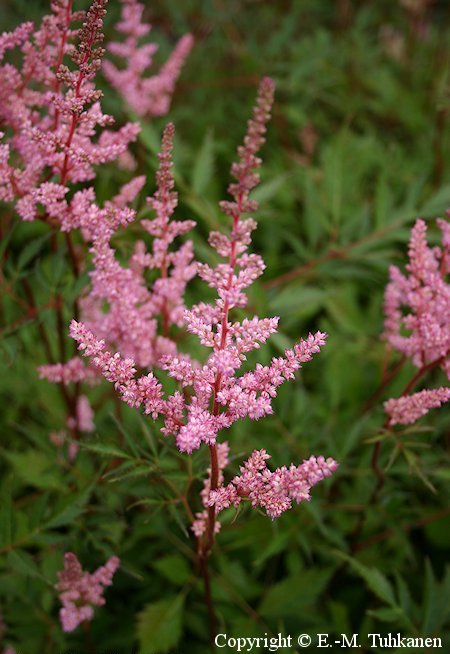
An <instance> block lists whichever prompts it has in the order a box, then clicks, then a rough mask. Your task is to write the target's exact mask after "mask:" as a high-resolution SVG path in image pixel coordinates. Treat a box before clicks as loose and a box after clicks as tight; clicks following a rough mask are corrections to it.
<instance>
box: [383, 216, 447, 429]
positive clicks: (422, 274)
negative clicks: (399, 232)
mask: <svg viewBox="0 0 450 654" xmlns="http://www.w3.org/2000/svg"><path fill="white" fill-rule="evenodd" d="M437 222H438V225H439V227H440V229H441V232H442V248H440V247H433V248H431V247H429V245H428V243H427V226H426V223H425V222H424V221H423V220H417V221H416V224H415V225H414V227H413V229H412V231H411V239H410V242H409V249H408V254H409V263H408V264H407V265H406V272H407V274H405V275H404V274H402V273H401V272H400V270H399V269H398V268H397V267H396V266H391V269H390V282H389V284H388V285H387V287H386V292H385V299H384V309H385V316H386V318H385V323H384V338H385V339H386V340H387V342H388V343H389V345H391V346H392V347H393V348H394V349H396V350H398V351H399V352H401V353H402V354H403V355H404V356H405V357H407V358H408V359H410V360H411V361H412V363H413V364H414V366H416V367H417V368H419V373H418V374H421V373H425V372H426V371H427V370H429V369H432V368H436V367H440V368H441V369H442V370H443V371H444V373H445V374H446V376H447V378H449V379H450V284H449V283H448V282H447V279H446V276H447V275H448V273H449V271H450V224H449V223H448V221H445V220H438V221H437ZM449 399H450V389H449V388H445V387H441V388H436V389H430V390H423V391H420V392H418V393H415V394H414V395H410V396H408V395H406V396H402V397H400V398H398V399H390V400H388V401H387V402H386V403H385V405H384V408H385V410H386V413H387V414H388V420H389V425H391V426H392V425H395V424H410V423H413V422H415V421H416V420H418V419H419V418H420V417H421V416H423V415H425V414H426V413H428V411H429V410H430V409H432V408H434V407H439V406H441V404H443V403H444V402H447V401H448V400H449Z"/></svg>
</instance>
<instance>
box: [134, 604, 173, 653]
mask: <svg viewBox="0 0 450 654" xmlns="http://www.w3.org/2000/svg"><path fill="white" fill-rule="evenodd" d="M183 604H184V595H183V594H180V595H177V597H173V598H170V599H166V600H161V601H160V602H154V603H153V604H147V606H146V607H145V608H144V609H143V610H142V611H141V612H140V613H139V615H138V623H137V638H138V641H139V646H140V650H139V654H165V652H168V651H169V650H170V649H172V648H174V647H176V646H177V645H178V642H179V640H180V638H181V627H182V620H183Z"/></svg>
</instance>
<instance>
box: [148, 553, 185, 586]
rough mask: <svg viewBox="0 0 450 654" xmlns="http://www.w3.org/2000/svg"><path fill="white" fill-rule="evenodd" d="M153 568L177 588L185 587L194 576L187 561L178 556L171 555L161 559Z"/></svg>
mask: <svg viewBox="0 0 450 654" xmlns="http://www.w3.org/2000/svg"><path fill="white" fill-rule="evenodd" d="M153 567H154V568H155V570H157V571H158V572H159V573H160V574H161V575H163V577H165V578H166V579H168V580H169V581H171V582H172V583H174V584H176V585H177V586H184V584H186V583H187V582H188V581H189V579H190V578H191V574H192V573H191V570H190V568H189V565H188V563H187V561H186V559H184V558H183V557H181V556H179V555H178V554H169V555H168V556H165V557H163V558H162V559H159V561H156V563H154V564H153Z"/></svg>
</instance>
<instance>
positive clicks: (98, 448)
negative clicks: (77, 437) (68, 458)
mask: <svg viewBox="0 0 450 654" xmlns="http://www.w3.org/2000/svg"><path fill="white" fill-rule="evenodd" d="M80 447H81V448H83V449H84V450H89V451H90V452H95V453H96V454H103V455H104V456H113V457H117V458H118V459H131V458H132V457H131V456H130V455H129V454H127V453H126V452H124V451H123V450H121V449H119V448H118V447H116V446H115V445H109V444H108V443H80Z"/></svg>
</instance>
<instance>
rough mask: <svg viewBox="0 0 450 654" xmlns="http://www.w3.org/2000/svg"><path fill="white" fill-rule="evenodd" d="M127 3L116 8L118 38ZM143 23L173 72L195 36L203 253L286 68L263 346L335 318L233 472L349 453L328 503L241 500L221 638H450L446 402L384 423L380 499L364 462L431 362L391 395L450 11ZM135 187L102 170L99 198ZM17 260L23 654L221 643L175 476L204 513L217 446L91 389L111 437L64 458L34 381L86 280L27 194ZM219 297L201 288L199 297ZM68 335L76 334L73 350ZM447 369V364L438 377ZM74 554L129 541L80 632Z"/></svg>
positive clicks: (183, 208) (152, 161)
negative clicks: (260, 93) (269, 331)
mask: <svg viewBox="0 0 450 654" xmlns="http://www.w3.org/2000/svg"><path fill="white" fill-rule="evenodd" d="M85 4H86V3H84V4H83V3H80V5H83V6H85ZM0 8H1V15H2V19H1V20H2V29H9V28H12V27H14V26H15V25H16V24H17V23H18V22H20V21H22V20H25V19H26V20H29V19H31V18H32V19H38V18H39V17H40V16H41V15H42V14H43V13H45V12H46V11H47V9H48V3H47V1H46V0H35V1H33V2H32V3H30V2H27V1H26V0H1V3H0ZM118 10H119V7H118V3H116V2H110V9H109V16H108V20H107V35H106V38H107V39H108V35H109V33H110V32H109V30H110V29H111V25H112V24H113V23H114V18H115V17H117V16H118ZM146 15H147V17H148V19H149V20H150V21H151V22H152V24H153V26H154V27H153V31H152V38H153V39H154V40H155V41H157V42H158V43H159V44H160V50H159V51H158V53H157V55H156V62H162V61H164V60H165V58H166V56H167V54H168V53H169V52H170V49H171V48H172V47H173V44H174V43H175V41H176V39H177V38H178V37H179V36H181V35H182V34H184V33H185V32H187V31H190V32H192V33H193V34H194V36H195V39H196V45H195V48H194V51H193V52H192V54H191V56H190V57H189V59H188V61H187V63H186V65H185V67H184V69H183V72H182V76H181V80H180V82H179V84H178V87H177V91H176V93H175V96H174V99H173V105H172V109H171V111H170V114H169V116H170V120H172V121H173V122H174V123H175V125H176V129H177V133H176V141H175V162H176V176H177V190H178V191H179V193H180V206H179V209H178V215H179V216H183V217H188V218H193V219H195V220H196V221H197V223H198V226H197V230H196V234H195V237H194V240H195V245H196V251H197V255H198V257H199V258H202V259H208V257H210V256H211V255H210V252H209V249H208V246H207V244H206V237H207V233H208V231H209V230H210V229H211V228H213V227H214V228H217V227H219V226H220V225H222V224H223V222H224V220H225V219H224V217H223V216H222V215H221V214H220V212H219V210H218V205H217V203H218V201H219V200H220V199H222V198H224V197H225V196H226V186H227V184H228V181H229V175H228V171H229V166H230V164H231V162H232V161H233V160H234V156H235V148H236V146H237V144H239V143H240V141H241V139H242V136H243V134H244V131H245V124H246V120H247V118H248V116H249V114H250V109H251V106H252V103H253V100H254V97H255V89H256V86H257V83H258V80H259V79H260V77H261V76H262V75H270V76H272V77H273V78H274V79H275V81H276V85H277V94H276V103H275V109H274V117H273V121H272V123H271V124H270V128H269V133H268V142H267V144H266V145H265V147H264V150H263V159H264V164H263V168H262V173H261V174H262V183H261V185H260V187H259V188H258V189H257V191H256V192H255V194H254V197H255V198H257V199H258V200H259V201H260V210H259V211H258V214H257V216H256V217H257V219H258V223H259V228H258V230H257V232H256V235H255V239H254V250H255V251H258V252H260V253H262V254H263V256H264V258H265V261H266V264H267V271H266V273H265V276H264V277H263V278H262V282H260V283H259V284H257V286H255V288H254V289H253V291H252V293H251V302H250V305H251V306H250V309H251V311H252V312H255V313H257V314H258V315H261V316H265V315H274V314H275V315H280V316H281V322H280V325H281V330H280V333H279V335H278V336H277V337H276V338H273V339H272V341H271V344H270V345H269V346H267V347H266V348H264V349H263V350H261V352H258V356H259V357H260V360H262V361H267V360H268V359H269V358H270V357H271V356H273V355H274V354H278V353H280V352H282V351H283V349H284V348H285V347H286V346H288V345H290V344H292V342H293V340H294V339H296V338H298V337H299V336H302V335H303V336H304V335H306V334H307V333H308V331H310V330H316V329H321V330H325V331H327V332H328V333H329V340H328V344H327V346H326V348H325V349H324V350H323V352H322V353H321V354H320V355H319V356H317V357H316V358H315V359H314V361H313V362H312V363H310V364H308V365H306V366H305V368H304V371H303V372H302V374H301V375H300V376H299V378H298V379H297V380H296V381H295V382H294V383H290V384H286V385H285V386H284V387H283V388H282V389H281V392H280V394H279V397H278V399H277V401H276V403H275V407H276V415H274V416H272V417H269V418H266V419H264V420H262V421H260V422H256V423H254V422H251V421H245V422H244V423H243V422H241V423H239V424H238V425H236V426H235V427H234V428H233V429H232V430H231V434H230V439H229V440H230V442H231V447H232V453H233V461H232V465H231V466H230V470H229V471H228V473H227V478H230V476H231V475H232V474H233V473H234V472H235V471H237V468H238V465H239V464H240V462H241V461H242V460H243V459H244V458H247V455H248V454H249V453H250V452H251V450H252V449H253V448H261V447H265V448H267V449H268V450H269V451H270V452H271V454H272V456H273V459H272V463H273V465H274V466H275V465H281V464H283V463H289V462H290V461H294V462H296V461H299V460H301V459H302V458H306V457H308V456H309V455H310V454H311V453H314V454H320V453H322V454H324V455H325V456H333V457H335V458H336V459H337V460H338V461H339V462H340V468H339V471H338V472H337V474H336V475H335V476H334V477H333V479H331V480H329V481H327V482H326V483H323V484H321V485H320V486H317V488H315V489H314V491H313V501H312V502H311V503H310V504H302V505H301V506H299V507H295V508H293V510H292V511H290V512H288V513H286V514H285V515H283V516H282V517H281V518H280V519H279V520H277V521H275V522H271V521H270V520H269V519H268V518H267V517H265V516H263V515H259V514H258V513H257V512H255V511H252V512H250V511H248V509H247V510H246V512H245V515H242V514H241V515H238V516H237V517H236V516H235V515H234V512H233V511H229V512H228V514H226V515H225V520H224V522H225V524H224V526H223V529H222V532H221V534H220V535H219V537H218V543H217V546H216V551H215V554H214V556H213V558H212V561H211V564H212V568H213V595H214V599H215V603H216V607H217V611H218V614H219V620H220V631H223V632H227V633H228V634H229V635H239V636H245V635H251V636H257V635H264V633H267V634H269V635H271V634H276V633H278V632H283V633H286V634H288V633H292V634H295V633H303V632H310V633H311V634H315V633H317V632H329V633H337V634H340V633H347V634H350V633H353V632H355V633H359V634H362V635H363V634H365V633H368V632H376V633H386V632H397V631H402V632H403V633H405V634H407V635H412V636H423V637H426V636H440V637H442V638H443V647H444V650H445V648H446V647H447V648H448V647H449V645H450V632H449V623H448V619H449V607H450V574H449V569H448V567H446V563H447V561H448V554H449V549H450V512H449V508H448V507H449V491H448V481H449V468H448V459H449V456H448V453H449V438H448V437H449V426H450V417H449V415H448V411H447V412H446V411H445V410H441V411H434V412H431V413H430V414H429V416H428V417H427V418H426V419H424V420H422V421H420V422H419V423H418V426H415V427H414V428H411V429H409V430H405V432H404V433H401V434H399V433H398V432H397V433H396V435H392V434H381V437H382V438H383V443H382V463H383V465H384V466H387V465H388V463H389V465H390V468H389V471H388V472H387V473H386V482H385V485H384V487H383V488H382V490H381V492H380V493H379V494H378V495H376V494H374V487H375V483H376V480H375V477H374V473H373V470H372V468H371V463H370V462H371V456H372V451H373V439H374V438H377V437H380V433H381V432H380V430H381V425H382V424H383V422H384V417H383V411H382V401H383V400H384V399H387V398H388V397H391V396H395V395H396V394H399V393H400V392H401V390H402V389H403V388H404V386H405V384H406V383H407V382H408V381H409V380H410V379H411V377H412V376H413V374H414V369H413V368H412V367H411V366H410V365H409V364H407V365H406V366H404V367H403V368H402V370H401V372H400V373H399V374H398V375H397V377H396V378H395V380H394V381H393V382H392V384H391V385H390V386H387V387H386V388H385V389H384V392H383V393H382V394H380V395H379V397H376V398H375V399H373V395H374V393H376V390H377V388H378V387H379V385H380V383H381V381H382V379H383V378H384V375H385V373H386V370H388V369H389V368H390V367H392V366H394V365H395V363H396V362H397V361H398V357H397V356H396V355H395V354H394V353H388V352H387V351H386V348H385V346H384V344H383V342H382V341H381V340H380V333H381V331H382V322H383V312H382V301H383V290H384V287H385V285H386V282H387V277H388V267H389V264H390V263H396V264H398V265H403V264H404V263H405V261H406V248H407V240H408V235H409V230H410V228H411V226H412V224H413V221H414V219H415V218H416V217H417V216H419V215H420V216H422V217H424V218H425V219H430V221H431V222H430V234H431V239H432V240H433V239H437V232H436V231H435V229H434V222H433V220H432V219H433V218H435V217H436V216H438V215H443V214H444V212H445V210H446V208H447V207H448V206H450V178H449V163H448V161H447V157H446V153H447V152H448V149H449V145H450V131H449V128H448V111H449V63H450V61H449V48H450V45H449V44H450V38H449V37H450V22H449V19H450V7H449V5H448V3H447V2H445V1H443V0H442V1H440V2H438V1H436V2H432V1H429V2H426V0H400V1H392V0H381V1H378V0H377V1H376V2H375V0H361V1H358V2H356V1H353V2H352V1H351V0H337V1H336V2H328V1H327V0H302V1H301V2H296V1H295V0H292V1H288V0H279V1H277V2H267V1H266V2H264V1H260V0H229V1H225V0H203V1H201V0H184V1H183V2H182V3H181V2H178V1H177V0H164V1H162V0H153V1H152V2H151V3H150V2H149V3H148V5H147V10H146ZM105 91H106V95H105V98H104V104H105V107H106V110H107V111H109V112H111V113H113V114H114V115H115V116H116V117H117V120H118V122H119V123H121V122H123V121H125V120H127V119H129V118H130V115H129V114H127V112H126V111H125V109H124V108H123V106H122V105H121V103H120V101H119V99H118V98H117V97H116V96H115V95H114V94H113V92H112V91H110V90H108V89H105ZM165 120H166V119H164V118H162V119H157V120H153V121H152V122H151V123H148V122H144V123H143V129H142V133H141V136H140V139H139V143H138V144H137V147H136V149H135V154H136V157H137V159H138V172H139V173H142V172H145V173H146V174H147V175H148V185H147V188H146V194H150V193H152V192H153V189H154V171H155V166H156V152H157V149H158V143H159V138H160V134H161V131H162V128H163V126H164V123H165ZM126 179H127V176H126V174H125V173H124V172H123V171H120V170H118V169H116V168H113V167H109V168H105V169H103V170H102V171H101V173H99V177H98V179H97V191H98V194H99V197H100V198H101V199H106V198H109V197H110V196H111V195H113V194H114V193H115V192H116V189H117V186H118V184H120V183H123V182H124V181H126ZM137 235H139V236H140V230H139V226H138V223H136V224H135V225H133V226H132V227H130V229H129V230H127V233H126V234H123V235H122V236H121V237H120V238H118V239H117V242H116V245H117V248H118V249H119V251H123V252H129V251H130V248H131V243H132V240H133V239H134V238H135V237H136V236H137ZM435 242H437V240H436V241H435ZM1 254H2V260H3V264H4V265H3V272H2V278H1V283H2V325H3V326H2V339H1V351H2V358H1V361H0V366H1V368H0V392H1V407H2V411H1V415H0V421H1V429H2V435H3V437H2V445H1V482H0V484H1V486H0V496H1V504H0V553H1V554H2V558H1V562H0V580H1V581H0V604H1V611H2V615H3V621H4V623H5V625H6V631H4V633H3V638H4V643H8V644H12V645H14V646H15V647H16V649H17V652H18V654H19V653H20V654H22V653H24V654H25V653H26V654H38V653H39V654H56V653H59V652H69V651H70V652H81V651H83V652H85V653H88V652H95V654H97V653H100V652H107V651H108V652H112V651H114V652H115V653H116V652H117V653H119V652H120V654H122V653H123V654H129V653H130V652H131V651H133V652H134V651H136V652H142V654H151V653H152V652H168V651H182V652H183V654H190V653H194V652H195V654H201V653H202V652H206V651H208V645H207V639H208V635H207V616H206V609H205V606H204V603H203V597H202V586H201V581H200V579H199V576H198V573H197V571H196V569H195V563H194V558H195V557H194V555H193V550H192V548H193V541H192V539H191V538H190V537H189V525H188V523H187V520H186V518H185V516H184V514H183V512H182V506H181V502H180V500H179V498H178V499H177V497H176V495H174V490H173V489H174V488H175V490H176V491H177V493H178V494H179V495H183V493H185V492H186V491H188V493H189V498H190V499H191V500H192V501H193V502H194V503H195V501H196V500H195V498H196V496H197V494H198V491H199V490H200V488H201V480H202V478H203V473H204V470H205V468H206V465H207V458H206V452H205V451H203V450H201V451H200V452H198V453H196V454H194V456H192V457H191V459H189V461H188V457H185V456H181V455H179V454H177V452H176V450H175V448H174V446H173V443H172V442H168V441H167V442H166V441H163V440H162V439H161V438H160V436H159V433H158V429H157V427H156V426H155V425H154V424H152V423H151V421H150V420H148V419H146V418H143V417H141V416H139V415H138V413H137V412H134V411H132V410H130V409H128V408H127V407H125V406H124V405H123V406H120V407H119V406H118V403H117V402H115V401H114V399H113V396H112V394H111V392H110V391H111V389H110V388H109V387H108V385H107V383H106V382H105V383H104V384H101V385H100V386H99V387H96V388H94V389H93V390H92V391H89V395H90V397H92V398H93V403H94V406H95V405H98V407H99V409H98V411H97V412H96V420H95V422H96V432H95V435H94V436H92V437H89V438H86V440H85V442H83V443H81V450H80V453H79V455H78V457H77V459H76V461H75V463H74V464H73V465H72V464H69V463H68V462H67V459H66V458H64V457H63V456H61V454H59V455H58V454H57V452H56V450H55V446H54V445H53V444H52V443H51V442H50V441H49V433H50V432H51V431H55V430H58V429H61V428H63V427H64V422H65V408H64V405H63V402H62V400H61V397H60V395H59V389H58V388H56V387H54V386H52V385H50V384H49V383H47V382H44V381H39V380H38V378H37V373H36V367H37V366H38V365H40V364H42V363H44V362H46V360H47V356H46V351H45V348H44V347H43V345H42V342H41V340H40V333H41V331H42V329H41V327H42V326H44V327H45V328H46V330H47V331H48V332H49V333H50V336H51V338H50V343H49V347H50V349H52V350H53V351H54V352H55V353H56V350H57V342H56V341H57V336H56V325H55V323H54V315H53V314H54V312H53V306H54V302H55V301H57V300H56V299H57V298H58V297H63V298H64V303H65V317H66V319H67V321H69V319H70V318H71V317H72V316H71V311H70V306H71V302H72V300H73V298H74V297H75V296H76V295H77V293H78V292H79V290H80V287H79V286H78V287H76V286H75V285H74V281H73V278H72V275H71V269H70V265H69V264H68V260H67V257H66V252H65V250H64V248H63V247H61V250H60V252H59V254H58V256H56V257H54V256H51V255H50V246H49V234H48V231H47V228H46V227H45V226H43V225H38V224H21V223H19V221H18V219H17V217H16V216H14V213H13V212H12V210H11V209H10V208H2V245H1ZM86 281H87V276H85V277H84V278H83V279H82V280H81V284H84V283H86ZM30 289H31V290H32V294H30ZM207 293H208V290H207V289H206V290H205V287H204V285H202V284H200V283H199V282H195V283H194V284H193V285H192V287H191V289H190V291H189V297H188V301H189V303H190V302H192V301H194V300H198V299H199V298H200V297H201V296H203V295H205V294H207ZM31 295H32V296H33V297H34V298H35V306H34V305H33V304H32V303H30V297H31ZM188 345H191V341H190V340H189V342H188V343H187V344H186V347H188ZM65 347H66V350H67V351H68V352H69V351H71V348H72V347H73V346H72V344H71V343H70V342H69V340H68V339H67V343H66V345H65ZM200 356H201V353H200ZM254 361H255V359H253V360H252V362H254ZM252 362H251V363H252ZM433 374H434V373H433ZM438 382H441V383H442V382H443V380H442V379H439V377H438V374H437V373H436V377H435V378H434V377H433V375H431V377H428V379H427V380H426V382H425V383H426V384H429V385H431V384H434V383H438ZM186 479H187V480H188V483H187V484H186ZM167 482H169V483H167ZM169 485H170V486H172V488H169ZM64 551H74V552H76V553H77V555H78V556H79V558H80V560H81V561H82V562H83V564H84V566H85V568H87V569H89V570H93V569H94V568H95V567H96V566H97V565H100V564H101V563H103V562H104V560H105V558H106V557H107V556H109V555H111V554H113V553H115V554H117V555H118V556H120V558H121V560H122V567H121V569H120V571H119V573H117V575H116V578H115V581H114V585H113V587H112V588H110V589H108V591H107V605H106V608H101V609H98V610H97V611H96V616H95V619H94V620H93V622H92V624H91V627H90V630H89V631H83V630H82V629H78V630H77V631H75V632H74V633H73V634H71V635H70V636H63V634H62V632H61V630H60V627H59V623H58V620H57V612H58V608H59V607H58V603H57V599H56V596H55V591H54V590H53V584H54V583H55V580H56V572H57V571H58V570H59V569H61V567H62V558H63V553H64ZM0 642H1V641H0ZM361 643H362V648H361V650H360V651H361V652H367V651H369V649H368V647H367V644H366V643H367V641H365V640H364V638H363V637H362V638H361ZM177 647H178V649H177ZM377 651H380V650H377ZM390 651H393V650H390Z"/></svg>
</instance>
